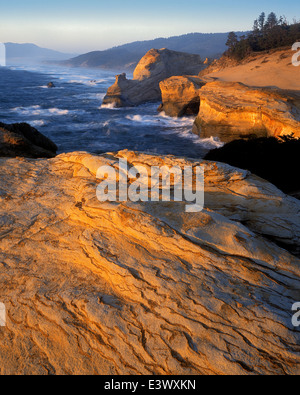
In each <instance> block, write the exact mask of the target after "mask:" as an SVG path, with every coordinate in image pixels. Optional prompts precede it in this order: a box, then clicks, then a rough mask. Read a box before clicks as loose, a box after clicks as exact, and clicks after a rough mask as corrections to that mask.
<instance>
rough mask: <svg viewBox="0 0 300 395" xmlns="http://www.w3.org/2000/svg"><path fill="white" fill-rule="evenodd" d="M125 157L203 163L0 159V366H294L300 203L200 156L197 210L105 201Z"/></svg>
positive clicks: (287, 370)
mask: <svg viewBox="0 0 300 395" xmlns="http://www.w3.org/2000/svg"><path fill="white" fill-rule="evenodd" d="M120 158H122V159H127V160H128V163H129V164H130V165H131V166H133V165H135V166H136V165H141V164H143V165H147V166H163V165H166V166H174V165H177V166H179V167H181V168H183V167H184V166H191V165H192V166H196V165H197V164H199V163H198V162H196V161H188V160H186V159H176V158H174V157H158V156H153V155H144V154H138V153H134V152H128V151H122V152H119V153H118V154H105V155H102V156H93V155H89V154H86V153H71V154H66V155H60V156H58V157H57V158H55V159H50V160H38V161H37V160H29V159H28V160H25V159H7V158H5V159H3V158H2V159H0V166H1V172H0V188H1V189H0V190H1V193H0V201H1V205H0V223H1V228H0V235H1V237H0V301H1V303H4V304H5V306H6V309H7V323H6V327H1V328H0V366H1V374H157V375H160V374H163V375H165V374H196V375H198V374H298V373H299V367H300V355H299V333H298V331H297V330H296V329H295V328H294V327H293V326H292V315H293V313H292V311H291V308H292V304H293V303H294V302H296V301H298V297H299V275H300V260H299V259H298V258H297V257H296V256H295V255H292V254H291V253H290V252H288V250H290V251H292V252H294V251H296V249H297V246H298V247H299V245H300V242H299V241H300V218H299V213H300V203H299V201H297V200H296V199H293V198H291V197H288V196H286V195H285V194H283V193H282V192H280V191H279V190H278V189H276V188H275V187H274V186H273V185H271V184H269V183H268V182H266V181H264V180H262V179H260V178H258V177H256V176H253V175H251V174H250V173H249V172H247V171H244V170H239V169H236V168H233V167H230V166H228V165H224V164H220V163H215V162H204V163H202V165H203V166H204V168H205V175H206V177H205V180H206V185H205V191H206V193H205V209H204V211H203V212H200V213H194V214H187V213H186V212H185V202H183V203H180V202H169V203H168V202H167V203H146V202H145V203H131V202H128V203H100V202H99V201H98V200H97V198H96V187H97V185H98V184H99V182H100V180H99V179H96V172H97V169H98V167H99V166H102V165H111V166H114V167H115V169H116V170H118V163H119V162H118V160H119V159H120ZM283 247H284V248H283ZM294 253H296V252H294Z"/></svg>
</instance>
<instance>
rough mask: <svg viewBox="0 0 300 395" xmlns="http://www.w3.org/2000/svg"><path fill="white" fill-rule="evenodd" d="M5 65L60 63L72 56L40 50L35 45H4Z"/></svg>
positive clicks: (45, 49) (49, 50)
mask: <svg viewBox="0 0 300 395" xmlns="http://www.w3.org/2000/svg"><path fill="white" fill-rule="evenodd" d="M5 47H6V61H7V64H8V65H10V64H16V63H41V62H45V61H62V60H65V59H68V58H70V56H72V54H65V53H62V52H58V51H54V50H52V49H47V48H41V47H39V46H37V45H35V44H16V43H5Z"/></svg>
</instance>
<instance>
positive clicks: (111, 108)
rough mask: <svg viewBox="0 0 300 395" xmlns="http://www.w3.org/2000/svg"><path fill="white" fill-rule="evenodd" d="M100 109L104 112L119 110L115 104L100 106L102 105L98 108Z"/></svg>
mask: <svg viewBox="0 0 300 395" xmlns="http://www.w3.org/2000/svg"><path fill="white" fill-rule="evenodd" d="M102 109H105V110H119V108H118V107H116V104H115V103H109V104H102V105H101V106H100V107H99V110H102Z"/></svg>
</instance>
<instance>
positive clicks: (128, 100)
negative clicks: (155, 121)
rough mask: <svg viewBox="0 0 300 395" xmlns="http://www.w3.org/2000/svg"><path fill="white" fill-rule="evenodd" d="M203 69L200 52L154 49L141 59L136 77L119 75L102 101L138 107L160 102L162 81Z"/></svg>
mask: <svg viewBox="0 0 300 395" xmlns="http://www.w3.org/2000/svg"><path fill="white" fill-rule="evenodd" d="M203 68H204V65H203V62H202V60H201V58H200V56H199V55H191V54H187V53H183V52H176V51H170V50H168V49H165V48H164V49H160V50H157V49H152V50H150V51H149V52H147V54H146V55H145V56H144V57H143V58H142V59H141V60H140V62H139V64H138V65H137V67H136V69H135V71H134V74H133V80H127V79H126V74H121V75H118V76H116V82H115V84H114V85H113V86H111V87H110V88H109V89H108V91H107V94H106V96H105V98H104V100H103V104H104V105H108V104H114V105H115V106H117V107H128V106H136V105H139V104H142V103H145V102H151V101H153V102H155V101H161V92H160V89H159V83H160V82H161V81H163V80H165V79H166V78H169V77H171V76H174V75H183V74H198V73H199V72H200V70H202V69H203Z"/></svg>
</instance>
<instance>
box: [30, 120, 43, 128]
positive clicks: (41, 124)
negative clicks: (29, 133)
mask: <svg viewBox="0 0 300 395" xmlns="http://www.w3.org/2000/svg"><path fill="white" fill-rule="evenodd" d="M45 124H46V122H45V121H43V120H36V121H31V122H30V125H31V126H34V127H38V126H44V125H45Z"/></svg>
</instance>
